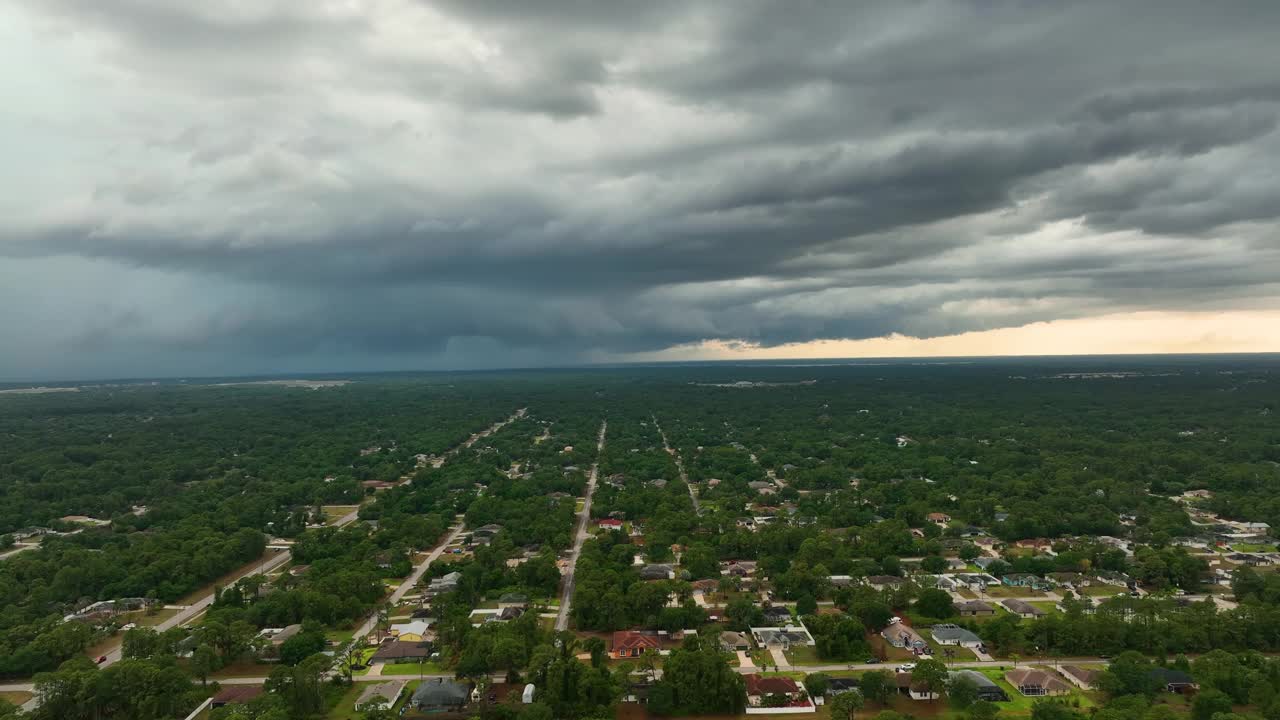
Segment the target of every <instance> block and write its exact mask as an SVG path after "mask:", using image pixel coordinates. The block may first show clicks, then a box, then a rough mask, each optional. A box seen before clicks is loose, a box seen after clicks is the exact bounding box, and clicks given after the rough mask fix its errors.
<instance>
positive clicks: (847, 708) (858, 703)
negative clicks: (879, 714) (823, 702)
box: [827, 692, 865, 720]
mask: <svg viewBox="0 0 1280 720" xmlns="http://www.w3.org/2000/svg"><path fill="white" fill-rule="evenodd" d="M864 702H865V701H864V700H863V698H862V695H859V694H858V693H856V692H842V693H840V694H838V695H836V696H835V697H833V698H831V701H830V702H829V703H827V704H828V705H830V706H831V717H833V718H837V719H838V720H853V718H854V716H855V715H857V714H858V711H859V710H861V709H862V705H863V703H864Z"/></svg>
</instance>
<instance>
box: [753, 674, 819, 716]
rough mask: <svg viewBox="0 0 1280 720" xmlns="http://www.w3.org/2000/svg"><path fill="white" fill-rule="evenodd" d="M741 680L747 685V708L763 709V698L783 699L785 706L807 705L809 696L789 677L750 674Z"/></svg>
mask: <svg viewBox="0 0 1280 720" xmlns="http://www.w3.org/2000/svg"><path fill="white" fill-rule="evenodd" d="M742 679H743V680H745V681H746V684H747V707H749V708H759V707H764V706H765V698H767V697H770V696H782V697H785V698H786V705H806V704H809V696H808V695H807V694H805V692H804V689H803V688H801V687H800V684H799V683H797V682H796V681H795V680H793V679H791V678H789V677H785V676H776V677H765V676H763V675H757V674H755V673H752V674H750V675H747V676H745V677H743V678H742Z"/></svg>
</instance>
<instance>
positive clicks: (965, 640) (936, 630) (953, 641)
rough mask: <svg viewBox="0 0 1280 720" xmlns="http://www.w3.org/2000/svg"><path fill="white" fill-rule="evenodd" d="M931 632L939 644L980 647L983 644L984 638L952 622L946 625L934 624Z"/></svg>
mask: <svg viewBox="0 0 1280 720" xmlns="http://www.w3.org/2000/svg"><path fill="white" fill-rule="evenodd" d="M930 632H931V633H932V634H933V639H934V640H937V641H938V644H939V645H959V646H961V647H978V646H979V645H981V644H982V638H980V637H978V636H977V634H975V633H974V632H972V631H970V630H966V629H964V628H962V627H960V626H959V625H952V624H950V623H947V624H944V625H934V626H933V627H932V628H931V629H930Z"/></svg>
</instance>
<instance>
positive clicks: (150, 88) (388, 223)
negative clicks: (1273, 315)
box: [0, 0, 1280, 377]
mask: <svg viewBox="0 0 1280 720" xmlns="http://www.w3.org/2000/svg"><path fill="white" fill-rule="evenodd" d="M1277 23H1280V6H1277V5H1276V4H1275V3H1272V2H1256V3H1246V2H1241V3H1232V4H1230V5H1227V6H1222V5H1220V4H1217V5H1212V6H1211V5H1206V4H1203V3H1192V2H1185V3H1183V2H1152V3H1106V2H1096V3H1094V2H1082V3H1070V4H1061V5H1053V4H1044V3H995V2H985V1H978V0H975V1H974V2H970V3H954V2H946V3H942V2H938V3H929V2H925V3H901V2H886V3H856V4H855V3H827V2H788V3H774V2H763V1H761V2H703V3H698V2H693V3H690V2H679V3H677V2H671V3H665V2H663V3H659V2H654V3H596V2H583V1H580V0H554V1H552V0H545V1H541V2H538V1H534V2H485V1H483V0H459V1H457V2H453V1H448V2H426V1H423V0H316V1H315V2H308V3H297V2H292V0H259V2H254V3H244V2H239V1H238V0H210V1H208V2H203V3H194V4H191V3H188V4H182V3H173V2H170V1H169V0H120V1H119V2H113V3H109V4H105V5H104V4H103V3H101V2H91V1H90V0H21V1H20V2H18V3H16V4H11V6H10V7H6V8H5V9H3V10H0V28H3V29H0V59H3V60H5V61H6V66H7V67H10V68H19V70H18V71H17V72H10V73H6V74H5V77H4V79H3V80H0V101H4V102H5V105H6V107H7V108H11V109H12V112H8V111H7V112H6V113H5V114H4V115H3V116H2V117H0V150H4V151H5V153H6V156H7V157H9V158H11V159H12V160H13V162H10V163H7V164H6V166H5V167H3V168H0V183H2V184H3V186H4V188H5V193H3V197H2V198H0V212H3V217H4V218H5V220H4V222H2V223H0V279H3V283H0V301H2V302H3V303H4V305H5V307H6V312H5V313H4V314H3V315H0V334H3V336H5V337H7V338H12V339H13V342H14V347H15V351H13V352H10V353H5V354H4V355H3V356H0V377H2V376H10V377H19V376H41V375H57V374H71V375H147V374H152V373H166V374H172V373H178V374H183V373H190V374H196V373H207V372H248V371H292V370H319V369H338V368H344V367H350V368H354V369H360V368H393V367H417V366H424V367H457V366H469V365H482V366H504V365H514V364H539V363H559V362H572V361H577V360H582V359H588V358H592V357H598V356H600V355H602V354H618V353H628V352H638V351H647V350H654V349H660V348H663V347H668V346H671V345H675V344H680V343H688V342H696V341H699V340H706V339H743V340H747V341H752V342H758V343H762V344H765V345H769V344H777V343H785V342H803V341H806V340H811V339H823V338H862V337H875V336H880V335H884V334H887V333H894V332H901V333H907V334H913V335H919V336H936V335H942V334H950V333H956V332H964V331H968V330H979V329H989V328H996V327H1006V326H1011V325H1017V324H1023V323H1027V322H1033V321H1038V320H1049V319H1056V318H1073V317H1084V316H1089V315H1097V314H1102V313H1107V312H1113V311H1132V310H1143V309H1175V310H1188V309H1203V308H1212V309H1231V308H1246V307H1249V308H1251V307H1259V306H1274V304H1275V299H1276V298H1277V296H1280V292H1278V290H1280V289H1278V288H1277V287H1276V280H1275V278H1277V277H1280V241H1278V240H1277V229H1278V228H1280V182H1277V180H1278V179H1277V177H1276V174H1275V167H1276V164H1277V160H1280V131H1277V123H1278V122H1280V81H1277V79H1276V75H1275V68H1276V67H1278V66H1280V50H1278V49H1277V48H1276V44H1275V42H1274V28H1275V27H1276V26H1277Z"/></svg>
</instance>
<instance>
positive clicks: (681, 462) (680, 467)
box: [649, 415, 700, 515]
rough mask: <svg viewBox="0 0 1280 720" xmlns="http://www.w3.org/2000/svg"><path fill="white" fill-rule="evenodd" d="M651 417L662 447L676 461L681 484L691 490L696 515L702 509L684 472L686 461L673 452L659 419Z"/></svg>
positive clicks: (690, 495) (695, 492)
mask: <svg viewBox="0 0 1280 720" xmlns="http://www.w3.org/2000/svg"><path fill="white" fill-rule="evenodd" d="M649 417H650V418H653V426H654V427H655V428H657V429H658V435H659V436H660V437H661V438H662V447H663V448H664V449H666V451H667V454H668V455H670V456H671V457H672V458H674V459H675V461H676V472H678V473H680V482H682V483H684V486H685V487H687V488H689V499H690V500H692V501H693V512H694V514H695V515H696V514H698V511H699V509H700V508H699V507H698V493H697V491H696V490H694V489H693V485H690V484H689V475H688V474H687V473H686V472H685V471H684V460H681V459H680V453H678V452H676V451H675V450H672V449H671V445H670V444H668V443H667V434H666V433H665V432H663V431H662V426H661V425H659V424H658V418H657V417H656V416H654V415H650V416H649Z"/></svg>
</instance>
